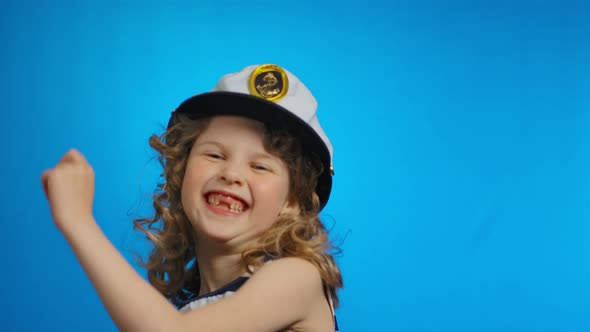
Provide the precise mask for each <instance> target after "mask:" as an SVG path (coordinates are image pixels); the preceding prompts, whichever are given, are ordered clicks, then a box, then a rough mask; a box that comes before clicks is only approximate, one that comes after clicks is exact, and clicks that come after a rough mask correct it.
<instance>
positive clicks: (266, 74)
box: [248, 65, 289, 102]
mask: <svg viewBox="0 0 590 332" xmlns="http://www.w3.org/2000/svg"><path fill="white" fill-rule="evenodd" d="M248 88H249V90H250V94H252V95H254V96H257V97H260V98H264V99H266V100H270V101H274V102H276V101H279V100H280V99H281V98H283V97H284V96H285V95H286V94H287V90H288V89H289V80H288V79H287V74H286V73H285V71H284V70H283V68H281V67H279V66H277V65H261V66H258V67H257V68H256V69H254V71H253V72H252V74H251V75H250V81H249V84H248Z"/></svg>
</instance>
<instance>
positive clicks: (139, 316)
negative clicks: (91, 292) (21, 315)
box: [41, 65, 342, 332]
mask: <svg viewBox="0 0 590 332" xmlns="http://www.w3.org/2000/svg"><path fill="white" fill-rule="evenodd" d="M316 108H317V103H316V101H315V99H314V97H313V96H312V95H311V93H310V92H309V90H307V88H306V87H305V86H304V85H303V84H302V83H301V82H300V81H299V80H298V79H297V78H296V77H295V76H294V75H293V74H291V73H290V72H288V71H287V70H284V69H282V68H281V67H278V66H276V65H262V66H250V67H246V68H245V69H244V70H242V71H240V72H238V73H234V74H230V75H226V76H224V77H222V78H221V80H220V81H219V83H218V84H217V86H216V87H215V88H214V89H213V91H212V92H209V93H203V94H199V95H196V96H194V97H192V98H189V99H187V100H186V101H184V102H183V103H182V104H181V105H180V106H179V107H178V108H177V109H176V110H175V111H174V112H173V113H172V116H171V118H170V121H169V124H168V129H167V130H166V132H165V133H164V134H163V135H162V136H160V137H158V136H152V137H151V138H150V145H151V146H152V147H153V148H154V149H155V150H156V151H157V152H158V153H159V160H160V162H161V164H162V166H163V169H164V171H163V176H164V181H163V183H161V184H160V185H158V190H157V191H156V194H155V196H154V208H155V215H154V217H153V218H144V219H139V220H136V221H135V226H136V228H137V229H139V230H140V231H142V232H143V233H144V234H145V235H146V236H147V238H148V239H149V240H151V241H152V243H153V245H154V247H153V250H152V252H151V254H150V256H149V259H148V260H147V262H146V263H145V266H146V268H147V270H148V277H149V282H150V283H149V284H148V283H147V282H145V281H144V279H142V278H141V276H140V275H139V274H137V273H136V272H135V271H134V270H133V268H132V267H131V266H130V265H129V264H127V262H126V261H125V260H124V258H123V257H122V256H121V255H120V254H119V253H118V252H117V250H116V249H115V248H114V247H113V246H112V244H111V243H110V242H109V241H108V239H107V238H106V237H105V236H104V235H103V233H102V232H101V230H100V228H99V227H98V225H97V223H96V222H95V220H94V219H93V216H92V202H93V195H94V174H93V171H92V168H91V166H90V165H89V164H88V162H87V161H86V160H85V158H84V157H83V156H82V155H81V154H80V153H79V152H78V151H76V150H71V151H69V152H68V153H67V154H66V155H65V156H64V157H63V158H62V159H61V160H60V162H59V163H58V164H57V166H56V167H55V168H53V169H50V170H47V171H45V172H44V173H43V175H42V177H41V178H42V184H43V188H44V190H45V194H46V196H47V198H48V200H49V204H50V207H51V213H52V216H53V219H54V221H55V224H56V225H57V227H58V228H59V229H60V231H61V232H62V233H63V234H64V236H65V237H66V239H67V240H68V242H69V243H70V245H71V247H72V249H73V250H74V252H75V254H76V256H77V258H78V259H79V261H80V263H81V265H82V266H83V268H84V270H85V271H86V273H87V274H88V276H89V278H90V280H91V281H92V283H93V285H94V287H95V288H96V290H97V292H98V294H99V296H100V298H101V300H102V301H103V303H104V305H105V307H106V309H107V310H108V312H109V314H110V315H111V317H112V318H113V320H114V322H115V324H116V325H117V326H118V327H119V329H121V330H123V331H142V332H143V331H207V332H209V331H256V332H260V331H337V323H336V319H335V317H334V305H336V304H337V295H336V291H337V290H338V288H340V287H342V277H341V275H340V272H339V270H338V268H337V266H336V264H335V263H334V260H333V259H332V256H331V255H330V250H331V249H332V247H331V246H330V243H329V241H328V238H327V231H326V229H325V228H324V226H323V225H322V223H321V222H320V220H319V218H318V213H319V211H320V210H321V209H322V208H323V207H324V206H325V204H326V202H327V201H328V198H329V195H330V191H331V186H332V175H333V168H332V166H331V159H332V158H331V156H332V152H331V151H332V150H331V145H330V142H329V140H328V138H327V136H326V135H325V134H324V132H323V130H322V128H321V127H320V125H319V122H318V119H317V117H316V115H315V112H316Z"/></svg>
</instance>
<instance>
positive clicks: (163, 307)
mask: <svg viewBox="0 0 590 332" xmlns="http://www.w3.org/2000/svg"><path fill="white" fill-rule="evenodd" d="M41 178H42V184H43V189H44V190H45V194H46V196H47V198H48V200H49V203H50V206H51V213H52V216H53V219H54V222H55V224H56V225H57V227H58V228H59V229H60V230H61V232H62V233H63V234H64V236H65V238H66V239H67V241H68V243H69V244H70V246H71V247H72V249H73V251H74V253H75V254H76V256H77V258H78V260H79V261H80V264H81V265H82V267H83V268H84V270H85V272H86V273H87V275H88V277H89V279H90V281H91V282H92V284H93V285H94V287H95V288H96V291H97V293H98V295H99V297H100V298H101V300H102V302H103V304H104V306H105V307H106V309H107V311H108V312H109V314H110V316H111V318H112V319H113V321H114V322H115V324H116V325H117V326H118V328H119V329H120V330H121V331H141V332H146V331H147V332H150V331H162V332H164V331H165V332H169V331H180V332H182V331H197V332H198V331H201V332H211V331H232V332H233V331H243V332H248V331H252V332H254V331H256V332H262V331H277V330H279V329H280V328H284V327H287V326H290V325H292V324H294V323H297V322H300V321H302V320H303V319H305V317H306V316H307V315H308V313H309V311H310V310H312V308H313V306H312V304H313V303H317V302H318V294H322V286H321V279H320V276H319V273H318V271H317V270H316V269H315V267H314V266H313V265H311V264H310V263H308V262H305V261H303V260H301V259H296V258H292V259H282V260H278V261H275V262H272V263H269V264H267V265H266V266H264V267H263V268H261V269H260V271H258V272H257V273H256V274H255V275H254V276H253V277H252V278H251V280H250V281H248V283H246V284H245V285H244V286H243V287H242V289H241V290H240V291H239V292H238V293H236V294H235V295H233V296H231V297H229V298H227V299H224V300H222V301H220V302H217V303H214V304H211V305H209V306H207V307H205V308H202V309H198V310H194V311H191V312H188V313H186V314H181V313H179V312H178V311H177V310H176V308H174V307H173V306H172V304H170V303H169V302H168V301H167V300H166V298H165V297H164V296H162V295H161V294H160V293H159V292H158V291H157V290H156V289H155V288H153V287H152V286H151V285H150V284H149V283H148V282H146V281H145V280H144V279H143V278H142V277H141V276H140V275H139V274H138V273H137V272H136V271H135V270H134V269H133V268H132V267H131V266H130V265H129V264H128V263H127V261H126V260H125V259H124V258H123V256H122V255H121V254H120V253H119V252H118V251H117V250H116V248H115V247H114V246H113V245H112V244H111V242H110V241H109V240H108V239H107V238H106V236H105V235H104V234H103V232H102V231H101V230H100V228H99V226H98V225H97V223H96V221H95V220H94V218H93V216H92V201H93V197H94V172H93V170H92V168H91V167H90V165H89V164H88V162H87V161H86V159H85V158H84V157H83V156H82V154H80V153H79V152H78V151H76V150H71V151H69V152H68V153H67V154H66V155H65V156H64V157H63V158H62V160H60V162H59V163H58V165H57V166H56V167H55V168H53V169H50V170H48V171H45V172H44V173H43V175H42V177H41Z"/></svg>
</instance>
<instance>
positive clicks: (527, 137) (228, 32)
mask: <svg viewBox="0 0 590 332" xmlns="http://www.w3.org/2000/svg"><path fill="white" fill-rule="evenodd" d="M589 17H590V7H589V6H588V5H585V4H584V2H582V1H580V2H567V1H559V2H558V1H554V2H551V1H485V2H484V1H466V2H459V1H452V2H443V1H440V2H427V1H418V2H413V1H403V2H396V1H394V2H379V1H374V0H369V1H362V2H361V1H356V2H342V1H340V2H313V1H297V2H287V1H280V2H277V1H262V2H257V1H244V2H241V1H192V2H188V1H187V2H181V1H175V2H169V3H167V4H164V3H161V2H145V1H142V2H130V1H126V2H120V3H119V2H104V1H101V2H69V1H64V0H56V1H20V2H17V1H12V2H10V1H9V2H7V1H3V2H2V4H1V5H0V50H1V51H0V100H1V118H0V126H1V130H0V135H1V136H0V138H1V142H2V144H3V149H2V150H3V152H2V163H1V166H0V167H1V174H2V177H3V179H2V182H3V184H4V190H3V193H2V199H1V208H0V213H1V222H2V235H1V238H2V240H1V241H0V249H1V254H2V256H1V257H2V262H3V268H2V270H3V272H2V273H0V293H1V294H2V297H1V300H0V305H1V306H2V308H1V309H2V310H1V311H0V330H2V331H39V330H41V331H57V330H59V331H80V330H83V331H114V330H116V328H115V326H114V325H113V323H112V322H111V320H110V318H109V316H108V315H107V314H106V312H105V310H104V308H103V307H102V304H101V302H100V301H99V299H98V297H97V295H96V293H95V291H94V289H93V288H92V286H91V284H90V283H89V281H88V280H87V278H86V276H85V275H84V273H83V271H82V269H81V268H80V266H79V265H78V263H77V261H76V259H75V257H74V255H73V254H72V252H71V250H70V249H69V247H68V245H67V243H66V242H65V240H64V239H63V237H62V236H61V234H60V233H59V232H58V230H57V229H56V228H55V226H54V225H53V222H52V220H51V218H50V214H49V209H48V206H47V203H46V201H45V198H44V196H43V192H42V190H41V186H40V175H41V172H42V171H43V170H44V169H46V168H49V167H51V166H53V165H54V164H55V163H56V162H57V161H58V160H59V158H60V157H61V155H62V154H64V153H65V152H66V151H67V150H68V149H69V148H71V147H76V148H78V149H80V150H81V151H82V152H83V153H84V154H85V155H86V157H87V158H88V159H89V161H90V162H91V164H92V165H93V167H94V169H95V172H96V181H97V186H96V200H95V217H96V218H97V220H98V221H99V224H100V225H101V227H102V228H103V230H104V232H105V233H106V234H107V235H108V236H109V238H110V239H111V240H112V241H113V243H114V244H115V245H116V246H117V247H118V248H119V249H120V250H121V251H122V252H123V254H124V255H125V257H126V258H128V259H129V260H133V253H134V252H140V253H142V252H145V249H146V246H145V243H143V242H142V241H141V237H140V236H139V235H138V234H135V233H134V232H133V231H132V230H131V220H132V218H133V217H137V216H141V215H145V214H147V213H149V211H150V209H149V208H150V199H149V194H150V192H151V191H152V190H153V188H154V184H155V183H156V180H157V175H158V169H157V165H156V162H154V161H153V160H151V161H150V159H151V158H152V157H153V156H154V153H153V152H151V151H150V149H149V148H148V145H147V138H148V137H149V135H150V134H152V133H159V132H161V130H162V128H163V126H164V125H165V124H166V122H167V121H168V116H169V114H170V112H171V111H172V109H173V108H174V107H176V106H177V105H178V103H180V102H181V101H182V100H184V99H185V98H187V97H189V96H191V95H193V94H195V93H197V92H203V91H208V90H209V89H211V88H212V87H213V86H214V84H215V83H216V81H217V79H218V78H219V77H220V76H222V75H223V74H225V73H228V72H233V71H237V70H240V69H241V68H243V67H244V66H246V65H249V64H255V63H267V62H270V63H278V64H280V65H282V66H284V67H286V68H288V69H289V70H291V71H292V72H294V73H295V74H296V75H297V76H298V77H299V78H300V79H302V80H303V81H304V82H305V83H306V85H308V87H309V88H310V89H311V90H312V91H313V92H314V94H315V95H316V97H317V99H318V100H319V103H320V108H319V116H320V119H321V121H322V123H323V126H324V128H325V130H326V131H327V133H328V134H329V135H330V138H331V140H332V142H333V144H334V146H335V156H334V159H335V171H336V176H335V186H334V191H333V195H332V199H331V201H330V203H329V204H328V206H327V208H326V209H325V210H324V213H323V216H324V219H325V221H326V223H327V224H328V226H329V227H331V228H332V236H333V238H334V240H335V241H336V242H337V243H340V244H341V246H342V249H343V254H342V255H341V256H340V257H339V258H338V260H339V262H340V265H341V267H342V271H343V273H344V278H345V288H344V290H342V292H341V293H340V294H341V300H342V306H341V308H340V309H339V310H338V312H337V314H338V316H339V321H340V325H341V329H342V330H343V331H454V332H458V331H588V330H590V287H589V284H588V283H589V281H590V220H589V218H590V204H589V201H590V152H589V147H590V109H589V108H590V94H589V90H590V79H589V77H590V60H589V59H590V37H588V36H589V35H590V19H589Z"/></svg>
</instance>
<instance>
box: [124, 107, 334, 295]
mask: <svg viewBox="0 0 590 332" xmlns="http://www.w3.org/2000/svg"><path fill="white" fill-rule="evenodd" d="M177 116H178V121H177V122H176V123H175V124H174V125H173V126H171V127H170V128H168V130H166V131H165V132H164V133H163V134H162V135H161V136H157V135H152V136H151V137H150V139H149V144H150V146H151V147H152V148H153V149H154V150H156V151H157V152H158V154H159V155H158V160H159V162H160V164H161V165H162V168H163V174H162V176H163V178H164V181H163V182H162V183H159V184H158V185H157V189H156V191H155V193H154V197H153V206H154V209H155V214H154V216H153V217H152V218H140V219H136V220H134V229H136V230H139V231H141V232H142V233H144V234H145V236H146V237H147V239H148V240H149V241H150V242H151V243H152V245H153V249H152V250H151V253H150V254H149V256H148V259H147V261H141V260H140V262H139V263H140V264H141V265H143V266H144V267H145V268H146V269H147V273H148V280H149V282H150V283H151V284H152V285H153V286H154V287H155V288H156V289H157V290H158V291H160V292H161V293H162V294H163V295H164V296H165V297H166V298H168V299H169V300H170V301H171V302H172V303H173V304H175V305H176V306H180V305H181V304H182V303H183V302H184V301H185V300H187V299H189V298H191V297H192V296H194V295H195V294H198V292H199V287H200V276H199V264H198V262H197V261H196V257H195V238H194V235H193V234H194V231H193V228H192V226H191V223H190V221H189V220H188V218H187V217H186V215H185V213H184V211H183V209H182V204H181V190H182V180H183V177H184V174H185V170H186V164H187V160H188V156H189V154H190V152H191V149H192V146H193V144H194V142H195V140H196V139H197V137H198V136H199V135H200V134H201V133H202V132H203V131H204V130H205V129H206V128H207V126H208V124H209V122H210V118H200V119H196V120H193V119H190V118H189V117H187V116H186V115H183V114H178V115H177ZM264 147H265V148H266V149H267V151H269V152H270V153H272V154H273V155H275V156H278V157H279V158H281V159H282V160H284V161H285V162H286V164H287V165H288V168H289V182H290V183H289V185H290V188H289V189H290V190H289V203H297V206H298V207H299V211H298V212H292V213H286V214H281V215H279V216H278V217H277V219H276V221H275V222H274V223H273V225H272V226H271V227H270V228H269V229H268V230H267V231H265V232H264V233H263V234H262V235H261V237H260V238H259V239H258V241H257V242H256V243H254V244H252V246H251V247H249V248H248V249H247V250H245V251H244V252H243V253H242V261H243V264H244V267H245V268H246V269H247V270H249V271H250V272H253V269H256V268H257V267H260V266H261V265H262V264H264V261H265V260H266V259H278V258H281V257H299V258H303V259H305V260H307V261H309V262H310V263H312V264H313V265H314V266H316V268H317V269H318V271H319V272H320V275H321V278H322V282H323V284H324V287H325V288H326V290H327V292H328V294H329V296H331V297H332V300H333V301H334V304H335V305H336V306H337V305H338V296H337V292H336V291H337V290H338V289H339V288H341V287H342V286H343V282H342V275H341V274H340V270H339V269H338V266H337V265H336V263H335V261H334V258H333V253H335V252H338V251H339V249H338V248H337V247H335V246H334V245H333V244H332V243H331V241H330V240H329V238H328V231H327V230H326V228H325V226H324V225H323V223H322V222H321V220H320V219H319V216H318V214H319V210H320V200H319V197H318V195H317V194H316V193H315V187H316V184H317V179H318V176H319V175H320V174H321V172H322V171H323V169H322V164H321V162H320V161H319V158H318V157H317V156H315V155H312V154H309V153H306V152H305V151H304V149H303V148H302V146H301V143H300V142H299V140H298V139H296V138H295V137H294V136H293V135H291V134H290V133H289V132H288V131H287V129H286V128H282V127H280V126H279V127H276V126H273V127H267V128H266V134H265V138H264Z"/></svg>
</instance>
